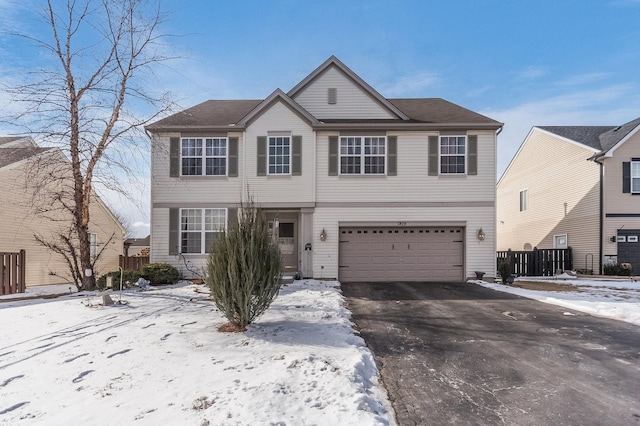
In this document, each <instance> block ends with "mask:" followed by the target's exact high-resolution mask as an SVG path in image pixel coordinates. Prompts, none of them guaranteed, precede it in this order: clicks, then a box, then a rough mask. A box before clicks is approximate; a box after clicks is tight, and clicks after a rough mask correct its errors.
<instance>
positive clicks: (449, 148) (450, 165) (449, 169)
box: [440, 136, 467, 174]
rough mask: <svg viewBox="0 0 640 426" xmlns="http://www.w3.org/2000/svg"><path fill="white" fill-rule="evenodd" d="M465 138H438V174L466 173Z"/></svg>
mask: <svg viewBox="0 0 640 426" xmlns="http://www.w3.org/2000/svg"><path fill="white" fill-rule="evenodd" d="M466 142H467V138H466V136H441V137H440V174H465V173H466V158H467V156H466V146H467V143H466Z"/></svg>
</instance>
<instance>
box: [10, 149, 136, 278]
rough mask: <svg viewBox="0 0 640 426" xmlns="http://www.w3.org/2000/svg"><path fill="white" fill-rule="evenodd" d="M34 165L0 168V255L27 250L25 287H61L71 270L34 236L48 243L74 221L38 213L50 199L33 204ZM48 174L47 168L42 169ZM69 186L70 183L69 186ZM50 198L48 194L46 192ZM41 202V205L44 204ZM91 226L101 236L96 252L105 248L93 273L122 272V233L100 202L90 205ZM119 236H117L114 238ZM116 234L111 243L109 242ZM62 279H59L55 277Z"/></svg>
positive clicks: (52, 156)
mask: <svg viewBox="0 0 640 426" xmlns="http://www.w3.org/2000/svg"><path fill="white" fill-rule="evenodd" d="M46 155H48V156H49V157H47V158H49V160H47V161H46V163H47V164H56V163H58V164H63V166H61V167H64V164H65V163H66V159H64V158H63V157H62V154H60V153H48V154H46ZM30 165H31V162H30V160H26V161H23V162H20V163H16V164H13V165H10V166H7V167H5V168H2V169H0V194H2V205H1V206H0V252H16V251H19V250H20V249H25V250H26V259H27V261H26V284H27V287H33V286H39V285H48V284H63V283H66V282H67V281H66V278H67V277H69V273H68V266H67V264H66V262H65V261H64V260H63V258H62V257H61V256H59V255H57V254H55V253H53V252H51V251H50V250H49V249H47V248H45V247H43V246H41V245H40V244H38V243H37V242H36V241H35V239H34V234H39V235H42V236H43V237H45V238H47V239H49V238H51V237H52V236H53V235H55V234H56V232H64V231H65V230H68V229H69V226H70V222H71V216H70V215H69V214H68V213H66V212H62V211H47V212H46V213H39V212H38V211H36V210H35V209H36V208H41V207H42V206H50V204H49V203H48V201H47V199H46V196H41V197H39V198H37V199H36V201H35V202H34V201H33V200H34V198H33V195H32V194H33V185H34V184H35V183H36V182H41V181H39V180H37V178H35V177H34V175H33V174H30V173H28V172H27V170H28V168H29V167H30ZM43 171H45V172H46V169H45V170H43ZM67 183H68V184H70V182H67ZM44 193H45V194H46V193H47V192H46V191H45V192H44ZM41 203H42V204H41ZM90 215H91V222H90V224H89V232H90V233H95V234H97V242H98V251H100V250H101V249H102V248H103V247H104V245H105V244H107V242H108V241H109V239H111V241H110V242H109V243H108V244H107V245H106V248H105V250H104V252H103V253H102V254H101V259H102V260H101V261H99V262H98V264H97V265H96V268H95V270H94V274H95V275H96V276H99V275H101V274H103V273H106V272H109V271H114V270H118V264H119V255H120V254H122V247H123V245H122V244H123V238H124V235H123V229H122V227H121V226H120V225H119V224H118V223H117V221H116V219H115V218H114V217H113V216H112V215H111V213H110V212H109V211H108V210H107V209H106V207H105V206H104V204H102V202H101V201H99V200H97V199H96V200H95V201H94V203H93V204H92V205H91V206H90ZM114 234H115V235H114ZM112 235H113V238H111V237H112ZM53 274H56V275H61V276H62V277H60V276H56V275H53Z"/></svg>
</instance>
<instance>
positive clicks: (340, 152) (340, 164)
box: [338, 136, 389, 176]
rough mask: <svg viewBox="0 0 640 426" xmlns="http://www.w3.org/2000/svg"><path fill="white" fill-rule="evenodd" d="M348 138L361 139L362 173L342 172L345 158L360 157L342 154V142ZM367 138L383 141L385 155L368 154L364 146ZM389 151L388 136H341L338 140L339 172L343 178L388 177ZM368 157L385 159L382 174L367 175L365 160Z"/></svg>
mask: <svg viewBox="0 0 640 426" xmlns="http://www.w3.org/2000/svg"><path fill="white" fill-rule="evenodd" d="M347 138H353V139H359V140H360V155H359V157H360V173H343V172H342V158H343V157H358V155H348V154H342V140H343V139H347ZM366 138H376V139H381V140H382V142H383V143H384V155H380V154H376V155H373V154H366V153H365V149H364V145H365V143H364V142H365V139H366ZM388 155H389V149H388V141H387V137H386V136H340V138H339V139H338V171H339V173H340V175H342V176H386V175H387V170H388V165H389V159H388ZM367 157H384V171H383V172H382V173H366V172H365V163H366V162H365V159H366V158H367Z"/></svg>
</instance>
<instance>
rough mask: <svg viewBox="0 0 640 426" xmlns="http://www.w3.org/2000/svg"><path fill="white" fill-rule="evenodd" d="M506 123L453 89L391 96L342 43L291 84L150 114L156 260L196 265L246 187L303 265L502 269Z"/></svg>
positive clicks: (350, 276)
mask: <svg viewBox="0 0 640 426" xmlns="http://www.w3.org/2000/svg"><path fill="white" fill-rule="evenodd" d="M501 127H502V123H499V122H497V121H495V120H492V119H490V118H487V117H485V116H483V115H480V114H477V113H475V112H473V111H470V110H467V109H464V108H462V107H460V106H458V105H455V104H452V103H450V102H447V101H445V100H443V99H438V98H421V99H387V98H385V97H383V96H382V95H381V94H380V93H378V92H377V91H376V90H375V89H374V88H373V87H371V86H369V85H368V84H367V83H366V82H365V81H363V80H362V79H361V78H360V77H359V76H358V75H357V74H355V73H354V72H353V71H351V70H350V69H349V68H347V66H345V65H344V64H343V63H342V62H340V61H339V60H338V59H337V58H335V57H333V56H332V57H330V58H329V59H327V60H326V61H325V62H324V63H323V64H321V65H320V66H319V67H318V68H317V69H315V70H314V71H313V72H312V73H311V74H309V75H308V76H307V77H306V78H304V79H303V80H302V81H301V82H299V83H298V84H296V85H295V86H294V87H293V88H292V89H291V90H289V91H288V92H286V93H285V92H283V91H282V90H280V89H276V90H275V91H274V92H273V93H272V94H271V95H269V96H268V97H267V98H266V99H258V100H211V101H206V102H203V103H201V104H199V105H196V106H194V107H192V108H189V109H187V110H185V111H182V112H180V113H178V114H175V115H172V116H170V117H167V118H165V119H163V120H160V121H158V122H156V123H153V124H151V125H150V126H148V127H147V131H149V132H150V133H151V134H152V177H151V182H152V188H151V202H152V210H151V261H152V262H168V263H171V264H173V265H175V266H176V267H178V268H180V269H181V270H182V272H183V273H185V274H187V275H189V274H191V272H190V271H196V272H197V271H198V270H199V269H200V268H202V267H203V266H204V264H205V260H206V252H207V250H208V247H209V243H210V242H211V241H213V240H214V239H215V238H216V235H218V234H217V233H218V232H219V231H220V230H221V229H223V228H224V227H225V226H227V224H228V223H229V221H230V220H232V219H233V218H234V217H235V216H236V215H237V208H238V205H239V203H240V202H241V201H246V196H247V193H249V194H251V195H252V196H253V197H254V199H255V201H256V202H258V203H259V205H260V207H261V208H262V209H263V210H264V212H265V213H266V214H267V216H268V218H269V221H270V224H271V226H272V229H273V232H274V237H275V238H276V239H277V241H278V242H279V245H280V248H281V251H282V254H283V260H284V264H285V268H286V270H288V271H291V272H294V271H299V272H300V273H301V274H302V275H303V276H304V277H316V278H338V279H340V280H342V281H388V280H410V281H436V280H450V281H460V280H463V279H465V278H467V277H472V276H474V275H475V274H474V271H484V272H486V273H487V274H488V276H489V275H493V274H494V271H495V249H496V246H495V238H494V236H495V179H496V164H495V158H496V134H497V131H498V129H500V128H501Z"/></svg>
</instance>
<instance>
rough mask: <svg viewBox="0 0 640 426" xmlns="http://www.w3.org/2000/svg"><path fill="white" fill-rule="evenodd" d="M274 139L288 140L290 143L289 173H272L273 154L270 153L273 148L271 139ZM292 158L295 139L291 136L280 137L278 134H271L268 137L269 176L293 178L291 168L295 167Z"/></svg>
mask: <svg viewBox="0 0 640 426" xmlns="http://www.w3.org/2000/svg"><path fill="white" fill-rule="evenodd" d="M273 138H286V139H287V140H288V141H289V163H288V167H289V171H288V172H287V173H275V172H274V173H271V167H270V165H271V161H270V160H271V153H270V152H269V151H270V149H269V148H270V147H271V139H273ZM292 158H293V137H292V136H291V135H290V134H283V135H278V134H270V135H269V136H267V176H291V168H292V166H293V163H292Z"/></svg>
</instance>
